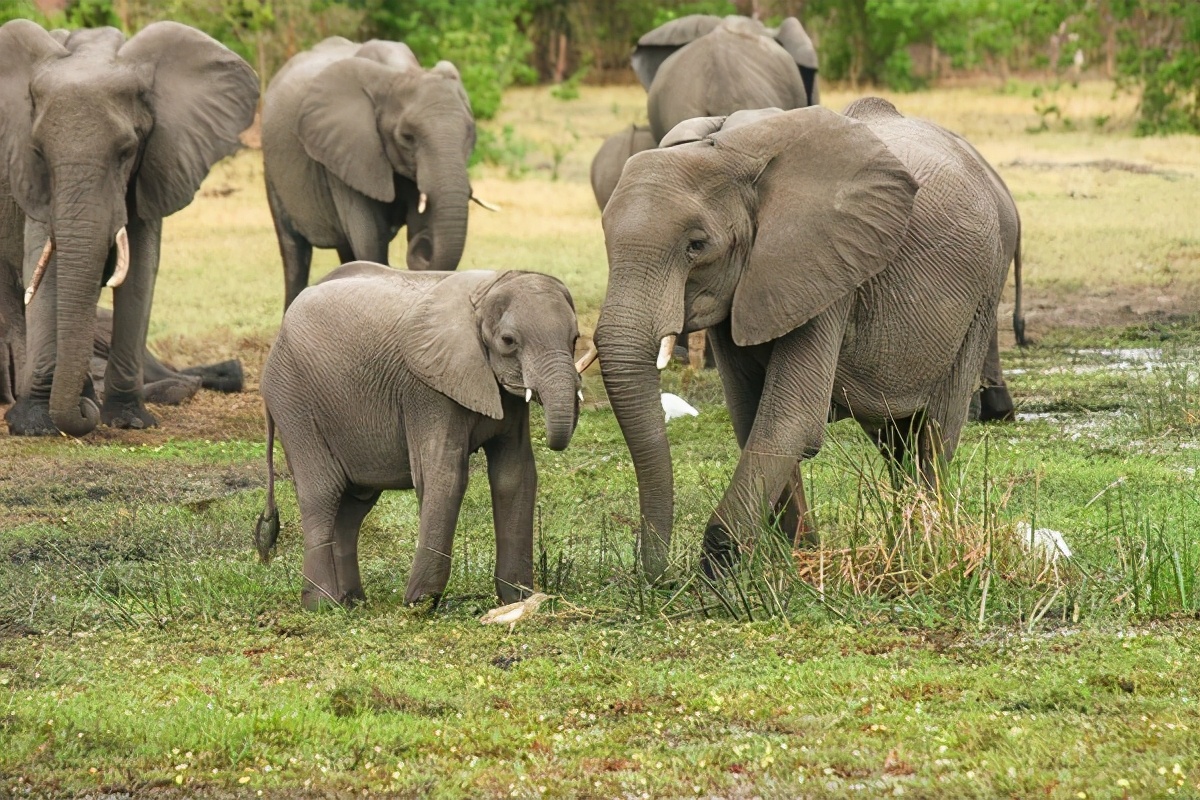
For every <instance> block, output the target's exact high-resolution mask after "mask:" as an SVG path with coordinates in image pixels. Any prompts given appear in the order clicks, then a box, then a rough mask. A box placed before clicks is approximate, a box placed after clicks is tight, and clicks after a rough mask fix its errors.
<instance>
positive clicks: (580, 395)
mask: <svg viewBox="0 0 1200 800" xmlns="http://www.w3.org/2000/svg"><path fill="white" fill-rule="evenodd" d="M575 394H576V395H578V397H579V402H581V403H582V402H583V389H580V390H579V391H578V392H576V393H575Z"/></svg>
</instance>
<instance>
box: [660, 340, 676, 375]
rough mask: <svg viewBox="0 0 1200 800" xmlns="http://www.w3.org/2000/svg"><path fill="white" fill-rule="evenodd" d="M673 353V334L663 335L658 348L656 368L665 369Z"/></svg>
mask: <svg viewBox="0 0 1200 800" xmlns="http://www.w3.org/2000/svg"><path fill="white" fill-rule="evenodd" d="M674 353H675V334H673V333H672V334H671V335H670V336H664V337H663V339H662V345H661V346H660V347H659V348H658V362H657V363H658V368H659V369H666V368H667V364H670V363H671V356H672V355H674Z"/></svg>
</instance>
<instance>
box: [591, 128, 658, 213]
mask: <svg viewBox="0 0 1200 800" xmlns="http://www.w3.org/2000/svg"><path fill="white" fill-rule="evenodd" d="M652 147H658V140H657V139H655V138H654V134H652V133H651V132H650V128H649V127H647V126H645V125H630V126H629V127H628V128H626V129H625V130H623V131H621V132H620V133H614V134H613V135H612V136H610V137H608V138H607V139H605V140H604V144H602V145H600V149H599V150H597V151H596V156H595V157H594V158H593V159H592V169H591V179H592V194H594V195H595V197H596V205H598V206H600V210H601V211H603V210H604V206H606V205H607V204H608V198H610V197H612V193H613V190H614V189H616V188H617V181H619V180H620V179H621V170H622V169H624V168H625V162H626V161H628V160H629V159H630V158H631V157H633V156H634V155H636V154H638V153H640V152H642V151H643V150H649V149H650V148H652Z"/></svg>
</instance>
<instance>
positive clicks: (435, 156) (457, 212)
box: [262, 37, 475, 310]
mask: <svg viewBox="0 0 1200 800" xmlns="http://www.w3.org/2000/svg"><path fill="white" fill-rule="evenodd" d="M262 139H263V164H264V170H265V173H266V180H267V200H268V201H269V203H270V205H271V214H272V216H273V217H274V218H275V233H276V236H277V237H278V238H279V249H280V252H281V254H282V256H283V268H284V283H285V288H286V294H285V298H284V308H285V310H286V308H287V306H289V305H291V303H292V301H293V300H295V299H296V295H298V294H299V293H300V291H301V290H302V289H304V287H305V286H307V285H308V273H309V266H310V264H311V263H312V249H313V247H331V248H336V249H337V252H338V257H339V258H341V260H342V261H343V262H348V261H354V260H355V259H361V260H365V261H373V262H378V263H380V264H387V263H388V243H389V242H391V241H392V239H394V238H395V236H396V233H397V232H398V231H399V230H400V228H401V227H406V228H407V230H408V256H407V262H408V266H409V268H411V269H416V270H425V269H433V270H452V269H455V268H456V267H457V266H458V262H459V259H461V258H462V252H463V246H464V244H465V242H466V238H467V204H468V203H469V202H470V200H471V185H470V181H469V179H468V177H467V161H468V159H469V158H470V156H471V151H472V149H474V147H475V119H474V117H473V116H472V114H471V105H470V102H469V101H468V99H467V93H466V91H465V90H464V89H463V85H462V81H461V80H460V78H459V74H458V70H457V69H455V68H454V65H453V64H451V63H450V62H448V61H440V62H438V64H437V66H435V67H434V68H433V69H430V70H423V69H421V65H420V64H419V63H418V62H417V59H416V57H415V56H414V55H413V53H412V51H411V50H410V49H409V48H408V46H407V45H404V44H400V43H398V42H385V41H378V40H372V41H370V42H367V43H366V44H361V45H360V44H357V43H355V42H351V41H349V40H347V39H343V38H341V37H334V38H330V39H326V40H325V41H323V42H321V43H320V44H318V45H317V46H316V47H314V48H313V49H312V50H310V51H308V52H305V53H300V54H299V55H297V56H295V57H293V58H292V59H291V60H290V61H288V63H287V64H285V65H284V67H283V69H281V70H280V71H279V73H278V74H276V76H275V77H274V78H273V79H272V80H271V85H270V86H269V87H267V92H266V95H265V97H264V99H263V134H262Z"/></svg>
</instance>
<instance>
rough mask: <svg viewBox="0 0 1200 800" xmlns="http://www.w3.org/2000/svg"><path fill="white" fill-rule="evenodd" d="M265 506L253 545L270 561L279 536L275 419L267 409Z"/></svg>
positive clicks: (256, 528)
mask: <svg viewBox="0 0 1200 800" xmlns="http://www.w3.org/2000/svg"><path fill="white" fill-rule="evenodd" d="M266 411H267V507H266V508H265V509H263V512H262V513H261V514H259V515H258V522H257V523H256V524H255V526H254V546H255V547H256V548H258V558H259V560H260V561H262V563H264V564H269V563H270V562H271V551H272V550H273V549H274V548H275V540H276V539H278V538H279V509H278V508H277V507H276V506H275V420H274V419H273V418H272V417H271V410H270V409H267V410H266Z"/></svg>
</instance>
